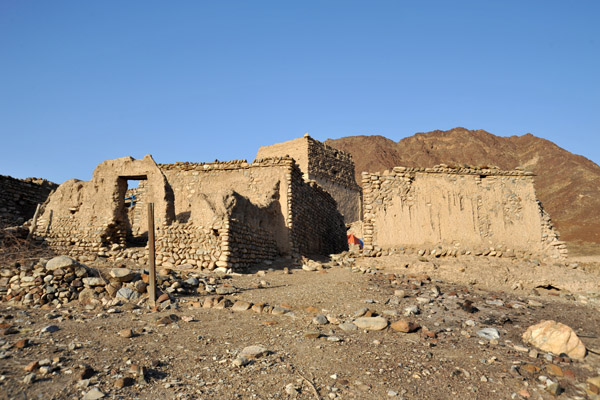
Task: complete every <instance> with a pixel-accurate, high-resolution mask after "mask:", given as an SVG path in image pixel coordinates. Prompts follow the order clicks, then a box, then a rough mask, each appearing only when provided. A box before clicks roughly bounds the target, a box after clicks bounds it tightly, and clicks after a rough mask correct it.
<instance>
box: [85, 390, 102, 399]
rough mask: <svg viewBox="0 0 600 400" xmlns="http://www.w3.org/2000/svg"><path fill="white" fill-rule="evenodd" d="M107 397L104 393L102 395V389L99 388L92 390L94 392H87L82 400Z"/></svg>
mask: <svg viewBox="0 0 600 400" xmlns="http://www.w3.org/2000/svg"><path fill="white" fill-rule="evenodd" d="M104 396H105V395H104V393H102V392H101V391H100V389H98V388H96V387H95V388H92V390H90V391H89V392H87V393H86V394H85V395H84V396H83V397H82V400H98V399H101V398H103V397H104Z"/></svg>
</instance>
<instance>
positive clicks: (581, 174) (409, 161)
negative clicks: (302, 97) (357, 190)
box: [325, 128, 600, 244]
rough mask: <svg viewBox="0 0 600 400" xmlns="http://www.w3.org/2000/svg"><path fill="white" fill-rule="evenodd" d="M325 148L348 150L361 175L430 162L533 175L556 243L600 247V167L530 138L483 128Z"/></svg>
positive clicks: (347, 141)
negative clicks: (520, 169) (556, 234)
mask: <svg viewBox="0 0 600 400" xmlns="http://www.w3.org/2000/svg"><path fill="white" fill-rule="evenodd" d="M325 143H327V144H328V145H330V146H332V147H335V148H337V149H340V150H343V151H346V152H349V153H351V154H352V156H353V157H354V162H355V164H356V180H357V182H358V183H359V184H360V183H361V180H360V174H361V172H362V171H369V172H377V171H384V170H386V169H391V168H392V167H394V166H407V167H432V166H434V165H436V164H440V163H445V164H449V165H450V164H469V165H496V166H498V167H500V168H501V169H513V168H515V167H518V166H521V167H524V168H525V169H526V170H529V171H532V172H534V173H535V174H536V175H537V177H536V178H535V188H536V192H537V195H538V198H539V199H540V200H541V201H542V203H543V205H544V208H545V209H546V210H547V211H548V212H549V213H550V216H551V217H552V221H553V223H554V225H555V226H556V227H557V228H558V231H559V233H560V235H561V239H562V240H566V241H577V242H593V243H599V244H600V166H598V165H597V164H595V163H594V162H592V161H590V160H588V159H587V158H585V157H583V156H578V155H575V154H572V153H570V152H568V151H567V150H565V149H562V148H560V147H558V146H557V145H555V144H554V143H552V142H550V141H548V140H545V139H541V138H538V137H536V136H533V135H531V134H526V135H523V136H511V137H499V136H495V135H492V134H491V133H489V132H486V131H484V130H476V131H470V130H468V129H464V128H455V129H451V130H449V131H433V132H427V133H417V134H415V135H414V136H411V137H408V138H405V139H402V140H400V141H399V142H394V141H392V140H390V139H387V138H385V137H383V136H349V137H344V138H341V139H335V140H332V139H328V140H327V141H325Z"/></svg>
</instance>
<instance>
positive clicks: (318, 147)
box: [256, 134, 362, 223]
mask: <svg viewBox="0 0 600 400" xmlns="http://www.w3.org/2000/svg"><path fill="white" fill-rule="evenodd" d="M282 155H289V156H291V157H292V158H293V159H294V160H295V161H296V163H297V164H298V166H299V167H300V170H301V171H302V172H303V176H304V180H305V181H311V180H312V181H315V182H317V183H318V184H319V185H320V186H321V187H322V188H323V189H325V190H326V191H327V192H328V193H329V194H330V195H331V196H332V197H333V198H334V199H335V201H336V202H337V204H338V205H337V207H338V210H339V211H340V212H341V213H342V215H343V216H344V219H345V221H346V222H347V223H350V222H354V221H358V220H360V219H361V207H362V200H361V189H360V186H358V185H357V184H356V180H355V179H354V161H352V156H351V155H350V154H348V153H344V152H343V151H341V150H338V149H334V148H333V147H330V146H327V145H326V144H324V143H321V142H319V141H318V140H315V139H313V138H312V137H310V136H309V135H308V134H306V135H304V136H303V137H301V138H297V139H294V140H290V141H287V142H283V143H277V144H274V145H270V146H262V147H261V148H260V149H259V150H258V153H257V156H256V157H257V158H264V157H276V156H282Z"/></svg>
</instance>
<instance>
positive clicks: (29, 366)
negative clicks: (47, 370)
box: [24, 361, 40, 372]
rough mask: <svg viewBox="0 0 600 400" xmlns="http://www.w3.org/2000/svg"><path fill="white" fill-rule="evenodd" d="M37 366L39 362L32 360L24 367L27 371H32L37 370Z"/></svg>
mask: <svg viewBox="0 0 600 400" xmlns="http://www.w3.org/2000/svg"><path fill="white" fill-rule="evenodd" d="M39 367H40V364H39V363H38V362H37V361H32V362H30V363H29V364H27V365H26V366H25V368H24V369H25V371H27V372H33V371H35V370H37V369H38V368H39Z"/></svg>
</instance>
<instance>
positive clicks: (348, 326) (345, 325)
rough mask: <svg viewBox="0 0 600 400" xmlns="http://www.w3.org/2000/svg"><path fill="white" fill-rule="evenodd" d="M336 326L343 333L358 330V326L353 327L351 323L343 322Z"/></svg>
mask: <svg viewBox="0 0 600 400" xmlns="http://www.w3.org/2000/svg"><path fill="white" fill-rule="evenodd" d="M338 326H339V328H340V329H341V330H343V331H344V332H353V331H356V330H358V326H356V325H354V324H353V323H352V322H344V323H343V324H339V325H338Z"/></svg>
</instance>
